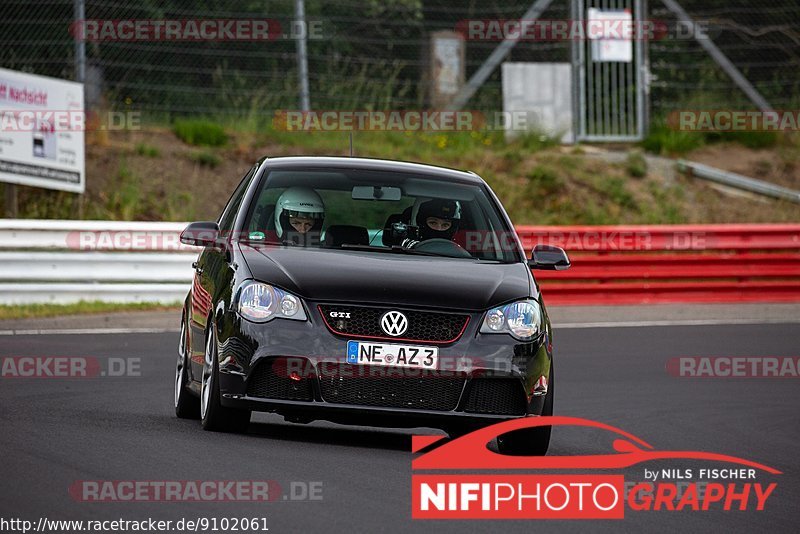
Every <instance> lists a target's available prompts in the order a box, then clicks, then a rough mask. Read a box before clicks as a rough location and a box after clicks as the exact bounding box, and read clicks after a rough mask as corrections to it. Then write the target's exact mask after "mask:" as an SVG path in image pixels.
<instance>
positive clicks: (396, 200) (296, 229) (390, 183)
mask: <svg viewBox="0 0 800 534" xmlns="http://www.w3.org/2000/svg"><path fill="white" fill-rule="evenodd" d="M240 239H241V240H244V241H247V242H248V243H249V244H251V245H256V246H257V245H258V244H259V243H263V244H267V245H280V246H297V247H310V248H322V249H333V250H338V251H361V252H372V253H376V254H377V253H398V254H410V255H424V256H443V257H450V258H460V259H465V260H467V259H469V260H473V261H475V260H480V261H494V262H503V263H511V262H516V261H520V260H519V257H518V249H517V238H516V234H515V233H514V232H513V230H512V229H510V228H507V227H506V225H505V223H504V219H503V217H502V216H501V214H500V213H498V210H497V207H496V206H495V204H494V202H492V200H491V199H490V198H489V197H488V196H487V191H486V189H485V187H484V186H482V185H480V184H475V183H469V182H463V183H461V182H454V181H445V180H442V179H439V178H436V177H431V176H426V175H424V174H409V173H404V172H387V171H371V170H352V169H347V170H339V169H336V170H273V171H270V172H269V174H268V175H267V176H266V177H265V179H264V180H261V185H260V190H259V191H257V192H256V194H255V196H254V197H253V201H252V202H251V205H250V207H249V209H248V214H247V219H246V223H245V226H244V232H243V235H242V237H241V238H240Z"/></svg>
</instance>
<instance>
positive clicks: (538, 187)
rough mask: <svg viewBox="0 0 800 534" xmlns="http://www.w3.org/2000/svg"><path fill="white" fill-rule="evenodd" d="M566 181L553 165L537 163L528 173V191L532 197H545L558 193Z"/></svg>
mask: <svg viewBox="0 0 800 534" xmlns="http://www.w3.org/2000/svg"><path fill="white" fill-rule="evenodd" d="M563 186H564V181H563V180H562V179H561V177H560V176H559V174H558V171H556V170H555V169H554V168H552V167H548V166H546V165H537V166H536V167H534V168H533V170H532V171H531V172H530V174H529V175H528V187H527V193H528V195H529V196H531V197H535V198H538V197H545V196H548V195H553V194H555V193H558V192H559V191H560V190H561V188H562V187H563Z"/></svg>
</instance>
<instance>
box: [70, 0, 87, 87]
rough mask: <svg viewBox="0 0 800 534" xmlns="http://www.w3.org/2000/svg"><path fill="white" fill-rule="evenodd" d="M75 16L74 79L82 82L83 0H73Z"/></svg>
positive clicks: (84, 76) (83, 58)
mask: <svg viewBox="0 0 800 534" xmlns="http://www.w3.org/2000/svg"><path fill="white" fill-rule="evenodd" d="M73 8H74V11H73V13H74V18H75V26H74V28H75V35H73V39H75V81H76V82H80V83H83V82H85V81H86V40H85V35H84V34H83V21H84V20H85V19H86V5H85V3H84V0H74V2H73Z"/></svg>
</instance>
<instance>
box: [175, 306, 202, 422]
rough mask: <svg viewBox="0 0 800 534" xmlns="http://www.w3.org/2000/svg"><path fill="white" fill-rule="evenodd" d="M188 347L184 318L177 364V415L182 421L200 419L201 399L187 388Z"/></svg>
mask: <svg viewBox="0 0 800 534" xmlns="http://www.w3.org/2000/svg"><path fill="white" fill-rule="evenodd" d="M188 346H189V345H188V343H187V332H186V319H185V318H184V319H182V320H181V339H180V341H179V342H178V361H177V363H176V364H175V392H174V400H175V415H177V416H178V417H179V418H181V419H200V399H198V398H197V397H196V396H194V395H193V394H192V393H191V392H190V391H189V388H188V387H186V385H187V383H188V380H189V373H187V372H186V369H187V368H188V364H189V351H188Z"/></svg>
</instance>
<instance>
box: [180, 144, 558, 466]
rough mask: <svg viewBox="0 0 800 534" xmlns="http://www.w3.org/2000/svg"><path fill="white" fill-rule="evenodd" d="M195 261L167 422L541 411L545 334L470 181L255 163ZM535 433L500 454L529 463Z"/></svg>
mask: <svg viewBox="0 0 800 534" xmlns="http://www.w3.org/2000/svg"><path fill="white" fill-rule="evenodd" d="M181 241H182V242H183V243H185V244H189V245H196V246H202V247H204V249H203V251H202V252H201V253H200V255H199V257H198V259H197V262H196V263H195V264H194V267H195V273H196V274H195V277H194V282H193V284H192V288H191V290H190V292H189V295H188V297H187V298H186V302H185V305H184V308H183V316H182V322H181V324H182V327H181V339H180V348H179V353H178V359H177V366H176V373H175V411H176V413H177V415H178V417H183V418H198V417H199V418H200V419H202V425H203V428H205V429H207V430H222V431H234V432H241V431H245V430H246V429H247V426H248V424H249V421H250V415H251V412H252V411H253V410H256V411H265V412H275V413H278V414H280V415H283V416H284V418H285V419H286V420H288V421H292V422H298V423H307V422H311V421H314V420H318V419H322V420H328V421H333V422H337V423H345V424H361V425H371V426H389V427H436V428H441V429H443V430H445V431H447V432H448V433H450V434H461V433H464V432H468V431H470V430H473V429H475V428H478V427H481V426H486V425H489V424H492V423H495V422H499V421H502V420H506V419H511V418H516V417H526V416H539V415H551V414H552V413H553V389H554V375H553V355H552V333H551V328H550V322H549V320H548V317H547V313H546V311H545V307H544V303H543V301H542V297H541V295H540V293H539V289H538V286H537V284H536V281H535V280H534V278H533V276H532V275H531V269H557V270H560V269H566V268H568V267H569V259H568V258H567V256H566V254H565V253H564V251H563V250H561V249H558V248H556V247H549V246H544V245H539V246H537V247H535V248H534V249H533V251H532V254H531V258H530V259H527V258H526V255H525V252H524V251H523V249H522V245H521V243H520V241H519V239H518V238H517V236H516V234H515V232H514V229H513V227H512V225H511V221H510V220H509V218H508V215H507V214H506V213H505V211H504V210H503V208H502V206H501V204H500V202H499V200H498V199H497V197H496V196H495V195H494V193H493V192H492V190H491V189H490V188H489V186H488V185H487V184H486V183H485V182H484V181H483V180H482V179H481V178H480V177H479V176H477V175H476V174H474V173H471V172H462V171H456V170H451V169H445V168H440V167H434V166H428V165H420V164H413V163H402V162H396V161H384V160H372V159H360V158H329V157H285V158H265V159H262V160H261V161H259V162H258V163H257V164H256V165H255V166H253V168H252V169H250V171H249V172H248V173H247V175H246V176H245V177H244V178H243V179H242V181H241V183H240V184H239V186H238V187H237V188H236V191H235V192H234V193H233V195H232V196H231V198H230V200H229V201H228V204H227V206H226V207H225V209H224V211H223V213H222V215H221V216H220V218H219V221H217V222H198V223H192V224H191V225H189V226H188V227H187V228H186V230H184V232H183V233H182V235H181ZM549 440H550V429H549V427H546V428H544V429H541V428H539V429H533V430H529V431H518V432H517V433H512V434H507V435H505V436H502V437H501V438H500V439H499V440H498V446H499V447H500V449H501V451H503V452H508V453H511V454H544V453H545V452H546V451H547V447H548V444H549Z"/></svg>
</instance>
